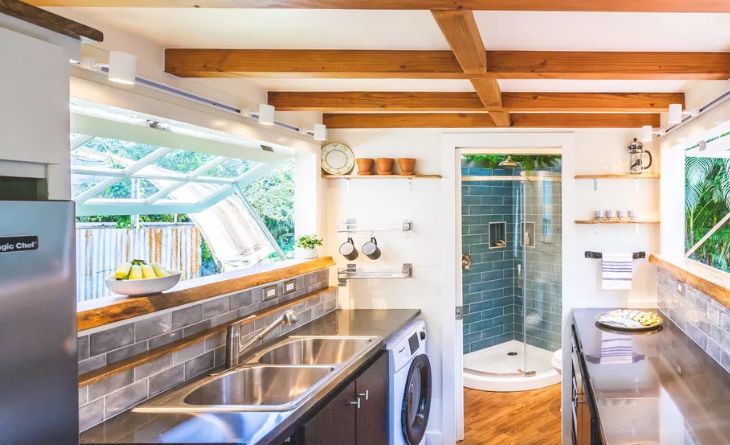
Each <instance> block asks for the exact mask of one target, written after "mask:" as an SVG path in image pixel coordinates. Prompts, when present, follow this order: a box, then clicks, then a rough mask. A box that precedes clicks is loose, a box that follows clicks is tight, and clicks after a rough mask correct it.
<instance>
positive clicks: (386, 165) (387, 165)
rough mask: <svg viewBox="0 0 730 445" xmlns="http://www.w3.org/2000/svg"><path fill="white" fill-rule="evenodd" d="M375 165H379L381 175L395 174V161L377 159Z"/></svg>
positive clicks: (391, 159)
mask: <svg viewBox="0 0 730 445" xmlns="http://www.w3.org/2000/svg"><path fill="white" fill-rule="evenodd" d="M375 163H376V165H377V170H378V174H379V175H392V174H393V165H394V164H395V159H393V158H377V159H376V160H375Z"/></svg>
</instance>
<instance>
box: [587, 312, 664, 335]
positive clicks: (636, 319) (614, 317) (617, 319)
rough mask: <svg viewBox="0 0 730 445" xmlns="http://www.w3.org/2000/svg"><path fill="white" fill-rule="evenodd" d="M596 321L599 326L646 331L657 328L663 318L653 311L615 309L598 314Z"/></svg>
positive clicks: (662, 321)
mask: <svg viewBox="0 0 730 445" xmlns="http://www.w3.org/2000/svg"><path fill="white" fill-rule="evenodd" d="M596 322H597V323H598V324H599V325H601V326H605V327H608V328H611V329H618V330H621V331H648V330H652V329H657V328H659V327H660V326H661V325H662V323H664V319H663V318H662V317H660V316H659V315H657V314H656V313H654V312H646V311H639V310H634V309H617V310H615V311H610V312H603V313H601V314H599V315H598V317H596Z"/></svg>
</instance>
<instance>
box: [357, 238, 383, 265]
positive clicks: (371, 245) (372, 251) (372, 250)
mask: <svg viewBox="0 0 730 445" xmlns="http://www.w3.org/2000/svg"><path fill="white" fill-rule="evenodd" d="M362 253H364V254H365V255H367V257H368V258H370V259H371V260H377V259H378V258H380V254H381V252H380V247H378V240H376V239H375V237H371V238H370V241H368V242H366V243H365V244H363V245H362Z"/></svg>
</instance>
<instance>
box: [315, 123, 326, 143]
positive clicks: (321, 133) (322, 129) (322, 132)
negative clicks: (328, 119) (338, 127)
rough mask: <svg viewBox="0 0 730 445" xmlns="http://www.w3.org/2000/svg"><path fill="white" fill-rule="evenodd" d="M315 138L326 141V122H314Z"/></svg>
mask: <svg viewBox="0 0 730 445" xmlns="http://www.w3.org/2000/svg"><path fill="white" fill-rule="evenodd" d="M313 136H314V140H315V141H326V140H327V126H326V125H324V124H314V135H313Z"/></svg>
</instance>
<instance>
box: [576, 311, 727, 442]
mask: <svg viewBox="0 0 730 445" xmlns="http://www.w3.org/2000/svg"><path fill="white" fill-rule="evenodd" d="M606 310H609V309H576V310H574V312H573V319H574V320H575V326H576V329H577V333H578V338H579V342H580V345H579V347H580V348H581V351H582V353H583V356H584V359H585V363H586V367H587V372H588V380H589V383H590V385H591V389H592V393H593V398H594V400H595V403H596V409H597V410H598V416H599V418H600V423H601V429H602V432H603V437H604V441H605V443H606V445H628V444H631V445H635V444H680V445H724V444H730V374H728V373H727V372H726V371H725V370H724V369H723V368H722V366H720V365H719V364H718V363H716V362H715V361H714V360H712V358H710V356H708V355H707V354H706V353H705V352H704V351H703V350H702V349H701V348H700V347H699V346H697V345H696V344H695V343H694V342H693V341H692V340H691V339H690V338H689V337H688V336H687V335H685V334H684V333H683V332H682V331H681V330H680V329H679V328H678V327H677V326H676V325H675V324H674V323H672V322H671V321H670V320H668V319H666V317H665V322H664V326H663V328H662V329H661V330H660V331H658V332H654V333H647V334H634V335H631V334H617V333H613V332H610V333H609V332H605V331H603V330H601V329H599V328H598V327H596V324H595V317H596V315H598V314H599V313H600V312H603V311H606ZM652 310H653V309H652ZM609 345H610V346H614V347H615V346H617V345H619V346H621V347H630V348H631V353H630V355H629V354H619V355H618V356H617V355H616V354H615V349H614V353H613V354H606V348H607V347H609ZM602 349H603V350H604V353H603V354H602V353H601V350H602Z"/></svg>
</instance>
